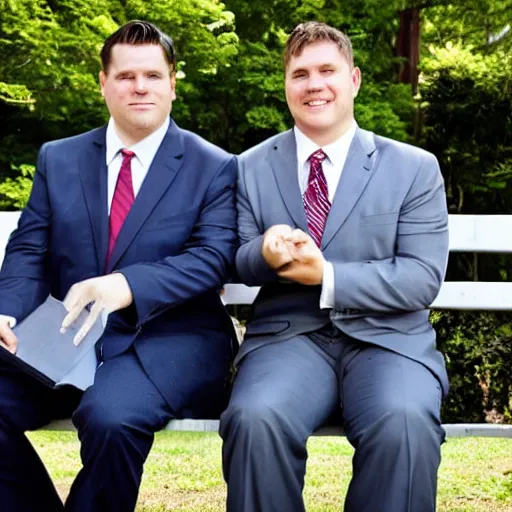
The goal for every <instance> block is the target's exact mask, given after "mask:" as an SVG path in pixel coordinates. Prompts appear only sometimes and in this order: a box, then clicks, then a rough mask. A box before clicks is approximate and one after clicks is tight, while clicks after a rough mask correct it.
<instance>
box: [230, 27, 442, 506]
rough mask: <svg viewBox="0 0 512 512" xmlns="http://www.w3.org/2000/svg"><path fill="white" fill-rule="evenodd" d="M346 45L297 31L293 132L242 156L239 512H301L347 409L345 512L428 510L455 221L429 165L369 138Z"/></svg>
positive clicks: (398, 146) (233, 449)
mask: <svg viewBox="0 0 512 512" xmlns="http://www.w3.org/2000/svg"><path fill="white" fill-rule="evenodd" d="M360 82H361V74H360V71H359V69H358V68H357V67H354V65H353V57H352V48H351V44H350V41H349V39H348V38H347V37H346V36H345V35H344V34H343V33H341V32H339V31H338V30H336V29H334V28H331V27H329V26H328V25H325V24H322V23H317V22H309V23H305V24H301V25H299V26H298V27H296V28H295V30H294V31H293V32H292V34H291V35H290V37H289V39H288V42H287V45H286V50H285V88H286V98H287V102H288V106H289V108H290V111H291V113H292V116H293V118H294V120H295V127H294V128H293V130H290V131H287V132H285V133H282V134H279V135H276V136H274V137H272V138H270V139H268V140H266V141H265V142H263V143H262V144H260V145H258V146H256V147H254V148H252V149H250V150H249V151H247V152H245V153H244V154H242V155H241V156H240V158H239V167H240V175H239V189H238V214H239V221H238V222H239V237H240V240H241V247H240V249H239V250H238V253H237V256H236V267H237V271H238V273H239V275H240V278H241V279H242V281H243V282H244V283H246V284H248V285H252V286H262V289H261V291H260V293H259V295H258V298H257V300H256V303H255V306H254V316H253V318H252V320H251V321H250V322H249V324H248V326H247V334H246V338H245V341H244V343H243V344H242V347H241V350H240V352H239V355H238V358H237V364H238V366H239V368H238V374H237V377H236V380H235V384H234V389H233V393H232V397H231V401H230V404H229V406H228V409H227V410H226V411H225V412H224V413H223V415H222V418H221V428H220V433H221V436H222V437H223V439H224V447H223V461H224V474H225V478H226V481H227V483H228V501H227V509H228V511H230V512H249V511H254V512H300V511H303V510H305V508H304V502H303V499H302V489H303V486H304V475H305V466H306V458H307V452H306V441H307V439H308V437H309V436H310V435H311V434H312V433H313V432H314V431H315V430H316V429H317V428H319V427H320V426H322V425H323V424H325V423H326V422H327V421H328V420H329V419H330V418H331V417H332V415H333V413H336V412H339V411H340V410H341V414H342V419H343V425H344V428H345V431H346V434H347V438H348V440H349V441H350V443H351V444H352V445H353V446H354V448H355V455H354V460H353V478H352V481H351V483H350V486H349V489H348V494H347V497H346V501H345V510H346V511H348V512H406V511H407V512H431V511H434V510H435V501H436V481H437V468H438V466H439V462H440V446H441V443H442V442H443V439H444V431H443V429H442V426H441V422H440V405H441V399H442V396H443V394H445V393H446V392H447V390H448V382H447V376H446V371H445V367H444V361H443V357H442V355H441V354H440V353H439V352H438V351H437V350H436V336H435V332H434V330H433V328H432V326H431V325H430V323H429V320H428V316H429V313H428V309H427V308H428V306H429V305H430V303H431V302H432V301H433V300H434V299H435V297H436V295H437V293H438V291H439V288H440V286H441V284H442V282H443V278H444V273H445V268H446V261H447V256H448V231H447V223H448V215H447V209H446V200H445V192H444V186H443V179H442V177H441V174H440V172H439V166H438V164H437V161H436V158H435V157H434V156H433V155H432V154H429V153H427V152H426V151H423V150H421V149H418V148H416V147H412V146H409V145H406V144H402V143H399V142H396V141H393V140H390V139H386V138H383V137H379V136H377V135H375V134H373V133H371V132H368V131H365V130H362V129H360V128H359V127H358V126H357V124H356V123H355V121H354V114H353V105H354V98H355V97H356V95H357V93H358V90H359V86H360Z"/></svg>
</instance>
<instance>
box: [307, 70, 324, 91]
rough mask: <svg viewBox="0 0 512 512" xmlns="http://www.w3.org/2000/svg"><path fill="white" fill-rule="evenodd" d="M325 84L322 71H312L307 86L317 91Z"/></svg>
mask: <svg viewBox="0 0 512 512" xmlns="http://www.w3.org/2000/svg"><path fill="white" fill-rule="evenodd" d="M324 86H325V83H324V78H323V77H322V75H321V74H320V73H311V74H310V75H309V77H308V82H307V87H308V89H309V90H313V91H317V90H318V89H322V88H323V87H324Z"/></svg>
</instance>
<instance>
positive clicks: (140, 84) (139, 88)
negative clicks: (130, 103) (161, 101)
mask: <svg viewBox="0 0 512 512" xmlns="http://www.w3.org/2000/svg"><path fill="white" fill-rule="evenodd" d="M147 91H148V88H147V84H146V79H145V78H144V77H142V76H141V77H137V78H136V79H135V92H136V93H137V94H145V93H146V92H147Z"/></svg>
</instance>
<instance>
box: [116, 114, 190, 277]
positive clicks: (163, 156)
mask: <svg viewBox="0 0 512 512" xmlns="http://www.w3.org/2000/svg"><path fill="white" fill-rule="evenodd" d="M183 146H184V143H183V135H182V134H181V132H180V130H179V128H178V127H177V126H176V124H175V123H174V122H173V121H172V120H171V124H170V126H169V130H168V131H167V133H166V135H165V137H164V139H163V141H162V143H161V144H160V147H159V148H158V151H157V153H156V155H155V158H154V160H153V163H152V164H151V167H150V168H149V170H148V173H147V175H146V177H145V179H144V181H143V183H142V186H141V188H140V190H139V193H138V194H137V197H136V198H135V202H134V203H133V206H132V208H131V210H130V213H129V214H128V216H127V217H126V220H125V222H124V224H123V227H122V228H121V231H120V232H119V237H118V239H117V243H116V245H115V247H114V251H113V253H112V257H111V258H110V262H109V266H108V269H107V271H108V272H111V271H112V270H113V269H114V268H115V265H116V264H117V262H118V261H119V259H120V258H121V257H122V255H123V254H124V253H125V252H126V250H127V249H128V247H129V245H130V244H131V243H132V241H133V239H134V238H135V236H136V235H137V233H138V232H139V230H140V229H141V227H142V225H143V224H144V222H145V221H146V219H147V218H148V216H149V215H150V214H151V212H152V211H153V209H154V208H155V206H156V205H157V204H158V202H159V201H160V199H161V198H162V196H163V195H164V194H165V193H166V192H167V189H168V188H169V186H170V185H171V183H172V181H173V180H174V178H175V177H176V174H177V172H178V171H179V169H180V167H181V165H182V156H183Z"/></svg>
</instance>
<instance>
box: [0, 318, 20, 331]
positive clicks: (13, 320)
mask: <svg viewBox="0 0 512 512" xmlns="http://www.w3.org/2000/svg"><path fill="white" fill-rule="evenodd" d="M3 318H5V319H7V322H8V323H9V327H10V328H11V329H13V328H14V327H16V324H17V323H18V322H17V321H16V318H14V317H13V316H8V315H0V319H3Z"/></svg>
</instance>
